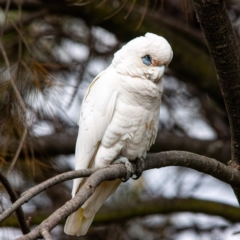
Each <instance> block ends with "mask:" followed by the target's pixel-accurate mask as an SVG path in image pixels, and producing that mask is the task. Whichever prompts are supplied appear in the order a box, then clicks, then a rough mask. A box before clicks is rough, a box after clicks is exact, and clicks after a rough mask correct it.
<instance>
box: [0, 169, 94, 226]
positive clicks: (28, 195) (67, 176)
mask: <svg viewBox="0 0 240 240" xmlns="http://www.w3.org/2000/svg"><path fill="white" fill-rule="evenodd" d="M97 170H98V169H83V170H77V171H70V172H66V173H62V174H59V175H57V176H55V177H53V178H50V179H48V180H46V181H44V182H43V183H41V184H39V185H37V186H35V187H33V188H30V189H29V190H28V191H26V192H24V193H23V194H22V195H21V198H19V199H18V200H17V201H15V202H14V203H13V205H12V206H10V207H9V208H8V209H6V210H5V211H4V212H3V213H2V214H1V215H0V223H1V222H3V221H4V219H6V218H7V217H8V216H10V215H11V214H12V213H13V212H14V211H16V209H18V208H19V207H20V206H22V205H23V204H24V203H26V202H28V201H29V200H30V199H32V198H33V197H35V196H36V195H38V194H39V193H41V192H43V191H44V190H46V189H48V188H50V187H52V186H54V185H56V184H58V183H61V182H64V181H66V180H71V179H74V178H77V177H89V176H90V175H91V174H92V173H93V172H95V171H97Z"/></svg>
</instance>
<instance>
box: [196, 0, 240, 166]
mask: <svg viewBox="0 0 240 240" xmlns="http://www.w3.org/2000/svg"><path fill="white" fill-rule="evenodd" d="M193 2H194V7H195V9H196V12H197V16H198V20H199V22H200V25H201V28H202V31H203V33H204V36H205V38H206V42H207V45H208V48H209V52H210V54H211V57H212V60H213V63H214V66H215V69H216V72H217V76H218V81H219V84H220V88H221V92H222V95H223V98H224V101H225V105H226V109H227V112H228V118H229V122H230V128H231V138H232V160H234V161H236V162H238V164H240V125H239V122H240V87H239V86H240V48H239V43H238V40H237V38H236V35H235V32H234V30H233V27H232V25H231V21H230V19H229V16H228V13H227V10H226V7H225V4H224V1H223V0H211V1H210V0H209V1H205V0H193Z"/></svg>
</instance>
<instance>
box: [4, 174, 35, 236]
mask: <svg viewBox="0 0 240 240" xmlns="http://www.w3.org/2000/svg"><path fill="white" fill-rule="evenodd" d="M0 181H1V183H2V185H3V186H4V188H5V189H6V191H7V192H8V194H9V196H10V199H11V202H12V203H14V202H15V201H17V200H18V196H17V194H16V192H15V191H14V190H13V188H12V186H11V184H10V183H9V181H8V180H7V178H6V177H5V176H4V175H3V174H2V173H1V172H0ZM15 211H16V215H17V219H18V223H19V225H20V227H21V230H22V233H23V234H26V233H29V232H30V229H29V227H28V225H27V222H26V220H25V216H24V212H23V210H22V207H21V205H20V206H19V207H18V208H16V210H15Z"/></svg>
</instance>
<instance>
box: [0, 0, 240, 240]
mask: <svg viewBox="0 0 240 240" xmlns="http://www.w3.org/2000/svg"><path fill="white" fill-rule="evenodd" d="M225 2H226V6H227V8H228V11H229V16H230V18H231V20H232V23H233V26H234V28H235V30H236V33H237V34H238V35H239V32H240V28H239V26H240V3H239V1H238V0H226V1H225ZM146 32H152V33H155V34H158V35H161V36H163V37H165V38H166V39H167V40H168V41H169V43H170V44H171V46H172V48H173V52H174V57H173V61H172V63H171V64H170V66H169V68H168V69H167V72H166V75H165V77H164V81H163V85H164V94H163V102H162V105H161V112H160V122H159V133H158V137H157V139H156V143H155V145H154V146H153V147H152V148H151V151H150V152H159V151H168V150H184V151H190V152H194V153H198V154H201V155H205V156H208V157H213V158H216V159H217V160H219V161H221V162H223V163H225V164H226V163H227V162H228V161H229V159H230V132H229V126H228V119H227V115H226V111H225V107H224V102H223V99H222V97H221V93H220V89H219V86H218V82H217V79H216V75H215V72H214V68H213V65H212V62H211V59H210V56H209V53H208V50H207V47H206V44H205V42H204V38H203V35H202V33H201V29H200V27H199V25H198V22H197V19H196V15H195V12H194V9H193V6H192V4H191V1H190V0H167V1H166V0H165V1H164V0H153V1H148V0H132V1H127V0H102V1H94V0H89V1H88V0H83V1H80V0H79V1H77V0H76V1H67V0H51V1H46V0H23V1H20V0H8V1H7V0H0V42H1V45H2V46H3V47H2V51H1V52H2V54H1V56H0V111H1V112H0V131H1V134H0V167H1V171H2V172H3V173H4V174H5V175H6V176H7V177H8V179H9V181H10V182H11V184H12V185H13V187H14V189H15V190H16V192H17V193H18V194H19V195H20V194H21V193H22V192H24V191H26V190H27V189H29V188H30V187H33V186H35V185H36V184H38V183H40V182H42V181H44V180H46V179H48V178H50V177H53V176H55V175H57V174H60V173H62V172H66V171H69V170H73V169H74V151H75V141H76V137H77V134H78V126H77V124H76V122H77V119H78V115H79V112H80V108H81V102H82V99H83V96H84V95H85V92H86V90H87V88H88V86H89V84H90V82H91V81H92V80H93V79H94V77H95V76H96V75H97V74H98V73H99V72H101V71H102V70H104V69H105V68H106V67H107V66H108V65H109V64H110V63H111V60H112V58H113V54H114V53H115V52H116V51H117V50H118V49H119V48H120V47H121V46H122V45H123V44H124V43H126V42H128V41H129V40H131V39H133V38H135V37H137V36H141V35H144V34H145V33H146ZM13 81H14V82H15V83H14V84H13ZM71 187H72V181H67V182H65V183H62V184H59V185H57V186H55V187H52V188H51V189H49V190H47V191H45V192H44V193H42V194H40V195H39V196H37V197H35V198H33V199H32V200H31V201H29V202H28V203H27V204H25V205H24V206H23V209H24V212H25V214H26V217H27V218H28V217H29V216H30V217H31V221H30V224H31V227H34V226H36V225H38V224H40V223H41V222H42V221H43V220H44V219H45V218H47V216H49V215H50V214H51V213H52V212H53V211H54V210H56V209H57V208H59V207H61V206H62V205H63V204H64V203H65V202H66V201H67V200H69V199H70V198H71ZM192 198H194V199H199V200H200V202H201V204H204V203H205V201H206V200H211V201H214V202H216V203H219V202H221V203H225V204H229V205H233V206H237V205H238V204H237V200H236V198H235V196H234V193H233V191H232V189H231V188H230V187H229V186H228V185H227V184H224V183H222V182H220V181H218V180H216V179H214V178H212V177H210V176H207V175H205V174H202V173H199V172H196V171H193V170H190V169H187V168H181V167H168V168H162V169H154V170H149V171H147V172H144V174H143V176H142V177H141V178H140V179H139V180H137V181H133V180H130V181H128V182H127V183H123V184H121V186H120V188H119V189H118V190H117V192H116V193H115V194H114V195H113V196H112V197H111V198H110V199H108V201H107V202H106V204H105V205H104V207H103V208H102V209H101V210H100V212H99V214H98V215H97V216H96V219H95V221H94V223H93V225H92V227H91V228H90V230H89V233H88V234H87V235H86V236H85V237H82V238H81V239H86V240H90V239H124V240H125V239H126V240H141V239H145V240H154V239H176V240H183V239H184V240H198V239H201V240H205V239H211V240H221V239H224V240H234V239H239V234H236V232H238V231H240V224H232V223H230V222H229V221H227V220H225V219H224V218H222V217H219V216H211V215H207V214H202V213H201V210H199V213H191V212H190V211H189V212H182V210H181V207H179V208H178V205H176V204H179V206H180V205H181V204H183V205H184V204H185V205H186V204H188V202H187V200H189V199H192ZM173 200H176V201H178V202H173ZM182 200H186V201H185V202H183V201H182ZM0 201H1V204H0V212H2V211H3V210H4V209H6V208H7V207H8V206H10V204H11V202H10V200H9V197H8V195H7V193H6V192H5V191H4V188H3V187H2V186H1V193H0ZM174 204H175V205H174ZM198 204H199V202H198ZM152 206H156V209H152V208H151V207H152ZM164 206H168V210H164ZM150 208H151V209H150ZM142 209H145V210H144V211H142ZM199 209H201V207H199ZM120 213H121V214H120ZM125 213H127V214H125ZM129 213H131V214H129ZM126 215H127V217H126ZM63 224H64V222H62V224H61V225H59V226H58V227H56V228H55V229H54V230H53V232H52V235H53V239H64V240H65V239H66V240H67V239H77V237H70V236H67V235H65V234H63ZM21 234H22V233H21V231H20V229H19V227H18V223H17V220H16V217H15V214H12V216H10V217H9V218H8V219H7V220H6V221H5V222H3V223H2V225H1V228H0V239H13V238H15V237H17V236H20V235H21Z"/></svg>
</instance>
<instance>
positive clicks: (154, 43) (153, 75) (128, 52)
mask: <svg viewBox="0 0 240 240" xmlns="http://www.w3.org/2000/svg"><path fill="white" fill-rule="evenodd" d="M172 57H173V52H172V48H171V46H170V44H169V43H168V42H167V40H166V39H165V38H163V37H160V36H158V35H156V34H153V33H146V34H145V36H144V37H138V38H135V39H133V40H131V41H130V42H128V43H127V44H126V45H124V46H123V47H122V48H121V49H120V50H119V51H117V52H116V53H115V54H114V59H113V62H112V64H113V66H114V67H115V68H116V70H117V71H118V72H119V73H121V74H128V75H130V76H133V77H140V78H143V79H148V80H150V81H152V82H155V83H158V82H159V81H160V80H161V78H162V76H163V74H164V70H165V68H166V66H168V64H169V63H170V62H171V60H172Z"/></svg>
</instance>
